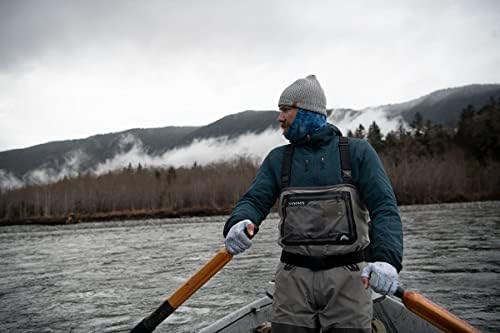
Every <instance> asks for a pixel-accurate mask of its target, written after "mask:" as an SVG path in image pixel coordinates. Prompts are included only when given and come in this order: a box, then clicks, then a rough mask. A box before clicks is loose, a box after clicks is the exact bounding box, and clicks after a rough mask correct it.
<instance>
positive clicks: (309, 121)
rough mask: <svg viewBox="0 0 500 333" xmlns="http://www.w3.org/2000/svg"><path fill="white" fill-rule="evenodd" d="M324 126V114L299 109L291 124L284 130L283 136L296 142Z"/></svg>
mask: <svg viewBox="0 0 500 333" xmlns="http://www.w3.org/2000/svg"><path fill="white" fill-rule="evenodd" d="M325 126H327V122H326V116H325V115H322V114H319V113H317V112H311V111H306V110H303V109H299V111H298V112H297V116H295V119H294V121H293V122H292V125H291V126H290V127H289V128H288V130H287V131H286V134H285V138H287V139H288V140H289V141H290V142H291V143H296V142H299V141H301V140H303V139H304V138H305V137H306V136H307V135H312V134H314V133H316V132H317V131H318V130H320V129H321V128H323V127H325Z"/></svg>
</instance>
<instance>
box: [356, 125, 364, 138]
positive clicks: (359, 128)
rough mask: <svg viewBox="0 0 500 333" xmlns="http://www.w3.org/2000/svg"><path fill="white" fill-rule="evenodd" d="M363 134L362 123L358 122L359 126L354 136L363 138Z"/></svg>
mask: <svg viewBox="0 0 500 333" xmlns="http://www.w3.org/2000/svg"><path fill="white" fill-rule="evenodd" d="M365 136H366V134H365V127H364V126H363V125H362V124H359V127H358V128H357V129H356V131H355V132H354V137H355V138H358V139H364V138H365Z"/></svg>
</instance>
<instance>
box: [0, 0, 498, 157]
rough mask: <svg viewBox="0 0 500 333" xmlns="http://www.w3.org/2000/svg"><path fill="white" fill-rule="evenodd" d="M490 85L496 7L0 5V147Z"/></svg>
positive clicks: (289, 0)
mask: <svg viewBox="0 0 500 333" xmlns="http://www.w3.org/2000/svg"><path fill="white" fill-rule="evenodd" d="M311 73H314V74H316V75H317V77H318V79H319V81H320V82H321V84H322V85H323V88H324V90H325V92H326V94H327V101H328V107H351V108H363V107H367V106H376V105H380V104H388V103H397V102H403V101H407V100H409V99H413V98H416V97H419V96H421V95H425V94H427V93H430V92H432V91H434V90H437V89H442V88H447V87H455V86H462V85H467V84H471V83H500V1H495V0H493V1H487V0H484V1H483V0H481V1H474V0H471V1H436V0H434V1H422V0H420V1H349V2H348V1H295V0H286V1H271V0H268V1H255V0H252V1H236V0H228V1H218V0H211V1H185V0H184V1H167V0H164V1H89V0H81V1H65V0H60V1H47V0H45V1H44V0H39V1H24V0H15V1H14V0H12V1H9V0H0V151H1V150H7V149H14V148H22V147H27V146H31V145H35V144H40V143H44V142H48V141H53V140H63V139H75V138H82V137H87V136H90V135H94V134H99V133H107V132H116V131H122V130H126V129H130V128H137V127H163V126H168V125H176V126H182V125H206V124H209V123H210V122H212V121H215V120H218V119H220V118H221V117H223V116H225V115H228V114H232V113H236V112H240V111H243V110H270V109H277V106H276V104H277V101H278V98H279V95H280V93H281V91H282V90H283V89H284V88H285V87H286V86H287V85H289V84H290V83H292V82H293V81H294V80H295V79H297V78H299V77H304V76H306V75H308V74H311Z"/></svg>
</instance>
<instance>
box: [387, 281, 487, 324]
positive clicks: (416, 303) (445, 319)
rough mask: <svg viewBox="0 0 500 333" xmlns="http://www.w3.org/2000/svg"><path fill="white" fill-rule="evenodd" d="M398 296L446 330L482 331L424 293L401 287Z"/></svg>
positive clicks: (423, 316) (404, 302)
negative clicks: (405, 289) (435, 302)
mask: <svg viewBox="0 0 500 333" xmlns="http://www.w3.org/2000/svg"><path fill="white" fill-rule="evenodd" d="M396 296H398V297H401V299H402V300H403V304H404V305H405V306H406V307H407V308H408V309H410V310H411V311H412V312H414V313H415V314H416V315H417V316H419V317H421V318H423V319H425V320H427V321H428V322H430V323H431V324H433V325H434V326H436V327H437V328H439V329H440V330H442V331H444V332H454V333H479V332H480V331H479V330H477V329H476V328H474V327H473V326H471V325H470V324H468V323H467V322H465V321H463V320H462V319H460V318H458V317H457V316H455V315H454V314H452V313H451V312H449V311H448V310H445V309H443V308H442V307H440V306H439V305H436V304H434V303H432V302H431V301H430V300H429V299H427V298H426V297H424V296H423V295H421V294H419V293H416V292H413V291H404V290H402V289H401V288H400V290H398V292H396Z"/></svg>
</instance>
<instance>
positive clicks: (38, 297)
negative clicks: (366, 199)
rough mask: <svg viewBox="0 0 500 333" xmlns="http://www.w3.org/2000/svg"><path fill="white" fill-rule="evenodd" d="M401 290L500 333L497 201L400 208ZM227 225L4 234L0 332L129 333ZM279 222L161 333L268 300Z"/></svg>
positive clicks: (204, 222) (267, 225)
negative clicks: (410, 292)
mask: <svg viewBox="0 0 500 333" xmlns="http://www.w3.org/2000/svg"><path fill="white" fill-rule="evenodd" d="M401 215H402V218H403V225H404V232H405V235H404V239H405V255H404V268H403V271H402V272H401V275H400V276H401V281H402V284H403V287H405V288H406V289H411V290H416V291H418V292H420V293H422V294H424V295H425V296H427V297H428V298H430V299H431V300H432V301H433V302H435V303H437V304H439V305H441V306H444V307H445V308H447V309H449V310H451V311H452V312H454V313H455V314H457V315H459V316H460V317H461V318H463V319H466V320H468V321H469V322H470V323H472V324H473V325H475V326H477V327H478V328H480V329H481V330H483V331H485V332H500V283H499V282H500V237H499V236H500V202H477V203H467V204H445V205H425V206H405V207H401ZM224 220H225V217H223V216H218V217H203V218H184V219H164V220H143V221H120V222H106V223H102V222H101V223H84V224H77V225H68V226H10V227H2V228H0V332H127V331H129V330H130V329H131V328H132V327H133V326H134V325H135V324H136V323H137V322H138V321H140V320H141V319H142V318H143V317H144V316H146V315H148V314H149V313H151V311H153V310H154V309H156V307H157V306H159V305H160V304H161V303H162V302H163V300H164V299H165V298H166V297H167V296H168V295H169V294H170V293H171V292H173V291H174V290H175V289H176V288H177V287H178V286H180V285H181V284H182V283H183V282H184V281H185V279H187V278H188V277H189V276H190V275H191V274H192V273H194V272H195V271H196V270H197V269H198V268H199V267H200V266H202V265H203V264H204V263H205V262H206V260H208V259H209V258H210V257H211V256H212V255H213V254H214V253H215V252H216V251H217V250H218V249H219V248H220V247H221V245H222V244H223V238H222V234H221V230H222V225H223V222H224ZM277 223H278V220H277V216H276V215H273V214H271V215H270V216H269V217H268V219H267V220H266V221H265V222H264V224H263V225H262V228H261V231H260V232H259V234H258V236H257V237H256V238H255V240H254V244H253V247H252V248H251V249H250V250H249V251H247V252H246V253H244V254H243V255H240V256H237V257H235V258H234V259H233V260H232V261H231V262H230V263H229V264H228V265H227V266H226V268H224V269H223V270H222V271H221V272H219V273H218V274H217V275H216V276H215V277H214V278H212V280H210V281H209V282H208V283H207V284H206V285H205V286H204V287H203V288H202V289H200V290H199V291H198V292H197V293H196V294H194V295H193V296H192V297H191V299H189V300H188V301H187V302H186V303H184V305H182V306H181V307H180V308H179V309H178V310H177V311H176V312H175V313H174V314H172V315H171V316H170V317H169V318H168V319H167V320H166V321H165V322H164V323H163V324H161V325H160V326H159V327H158V329H157V331H158V332H193V331H197V330H198V329H200V328H202V327H204V326H206V325H207V324H209V323H210V322H212V321H213V320H214V319H216V318H219V317H222V316H224V315H226V314H227V313H229V312H231V311H232V310H234V309H236V308H238V307H240V306H242V305H244V304H247V303H249V302H251V301H253V300H256V299H258V298H260V297H262V296H263V295H264V290H265V288H266V285H267V282H268V281H270V280H271V279H272V277H273V274H274V269H275V265H276V264H277V263H278V258H279V252H280V250H279V248H278V246H277V244H276V242H275V239H276V228H277Z"/></svg>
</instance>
